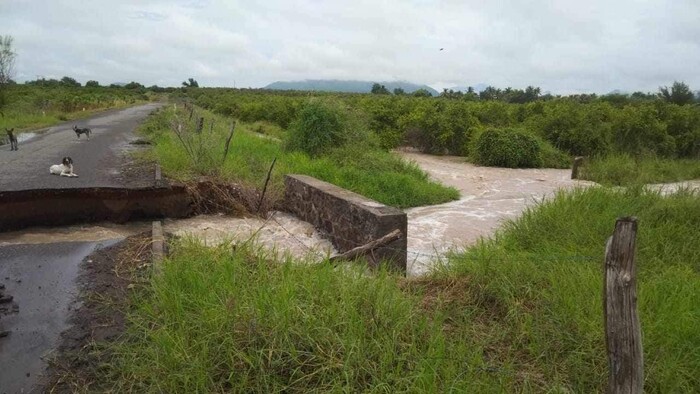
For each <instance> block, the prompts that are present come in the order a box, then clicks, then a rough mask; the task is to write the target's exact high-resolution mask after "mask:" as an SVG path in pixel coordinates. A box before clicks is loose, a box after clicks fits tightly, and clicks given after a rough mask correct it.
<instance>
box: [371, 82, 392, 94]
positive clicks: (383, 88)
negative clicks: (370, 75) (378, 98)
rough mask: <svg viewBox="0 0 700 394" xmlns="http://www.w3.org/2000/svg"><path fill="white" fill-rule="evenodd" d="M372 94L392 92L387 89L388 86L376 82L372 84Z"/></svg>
mask: <svg viewBox="0 0 700 394" xmlns="http://www.w3.org/2000/svg"><path fill="white" fill-rule="evenodd" d="M372 94H390V93H389V89H387V88H386V86H384V85H380V84H378V83H375V84H374V85H372Z"/></svg>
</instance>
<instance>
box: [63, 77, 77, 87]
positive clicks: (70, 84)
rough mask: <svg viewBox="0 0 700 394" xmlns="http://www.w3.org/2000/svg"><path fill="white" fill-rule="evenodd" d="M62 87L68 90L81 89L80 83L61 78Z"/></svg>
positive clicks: (71, 79) (72, 79) (68, 78)
mask: <svg viewBox="0 0 700 394" xmlns="http://www.w3.org/2000/svg"><path fill="white" fill-rule="evenodd" d="M61 85H62V86H65V87H68V88H79V87H80V82H78V81H76V80H75V79H74V78H71V77H63V78H61Z"/></svg>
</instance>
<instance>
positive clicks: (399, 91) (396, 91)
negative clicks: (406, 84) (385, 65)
mask: <svg viewBox="0 0 700 394" xmlns="http://www.w3.org/2000/svg"><path fill="white" fill-rule="evenodd" d="M394 94H395V95H396V96H403V95H404V94H406V92H405V91H404V90H403V89H402V88H395V89H394Z"/></svg>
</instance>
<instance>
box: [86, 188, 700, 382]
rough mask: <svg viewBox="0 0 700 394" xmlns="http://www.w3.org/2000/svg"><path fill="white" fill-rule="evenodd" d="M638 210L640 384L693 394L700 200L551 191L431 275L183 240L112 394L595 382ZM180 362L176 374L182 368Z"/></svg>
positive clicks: (113, 372)
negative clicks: (616, 280)
mask: <svg viewBox="0 0 700 394" xmlns="http://www.w3.org/2000/svg"><path fill="white" fill-rule="evenodd" d="M622 215H635V216H637V217H638V218H639V223H640V225H639V226H640V227H639V228H640V231H639V239H638V266H639V271H638V295H639V310H640V316H641V323H642V333H643V340H644V352H645V354H644V360H645V390H646V391H649V392H697V391H698V390H700V379H699V378H698V375H697V373H696V372H697V371H698V369H700V355H698V352H697V349H700V329H699V328H698V327H700V311H698V309H697V305H698V304H699V303H700V266H699V265H698V262H700V242H698V241H700V240H699V239H698V234H697V231H696V229H697V228H698V226H700V196H699V195H698V194H693V193H690V192H686V191H682V192H680V193H677V194H675V195H672V196H670V197H662V196H661V195H658V194H655V193H651V192H645V191H642V190H641V189H629V190H627V191H615V190H612V189H607V188H602V187H601V188H591V189H587V190H574V191H570V192H560V193H559V194H558V195H557V196H556V197H555V198H554V199H552V200H549V201H547V202H544V203H541V204H539V205H537V206H535V207H533V208H532V209H530V210H528V211H527V212H526V213H525V214H524V215H523V216H522V217H521V218H520V219H517V220H515V221H512V222H508V223H507V224H506V225H505V226H504V227H503V229H502V230H501V231H499V232H498V234H497V235H496V236H495V237H493V238H492V239H489V240H484V241H482V242H480V243H479V244H478V245H476V246H474V247H471V248H469V249H467V250H466V251H464V252H460V253H455V254H453V255H452V256H451V257H450V258H449V264H448V265H446V266H443V267H441V268H440V269H438V270H436V272H434V273H433V274H431V275H429V276H427V277H423V278H414V279H404V278H402V277H397V276H393V275H391V274H389V273H387V272H375V273H373V274H371V275H367V272H365V271H364V270H363V269H361V268H359V266H360V265H358V266H355V267H354V268H344V269H338V268H333V267H332V266H331V265H326V264H321V265H309V264H305V263H303V262H295V261H290V260H286V261H278V260H276V258H275V256H272V255H269V254H264V253H262V252H260V251H258V250H256V249H254V247H252V246H250V245H248V246H243V247H238V248H234V249H231V248H230V247H220V248H206V247H204V246H202V245H200V244H198V243H197V242H195V241H193V240H187V239H184V240H180V241H177V242H176V243H175V244H174V245H173V248H172V252H173V253H172V255H171V257H170V258H169V259H168V260H167V261H166V262H165V263H164V265H163V271H162V276H160V277H156V278H154V279H153V280H152V281H151V282H150V283H147V284H144V287H143V288H141V289H140V290H139V291H137V292H136V293H135V295H134V297H133V305H134V307H133V309H132V312H131V313H130V315H129V322H130V324H129V326H130V329H129V331H128V333H127V334H126V335H125V337H124V338H123V339H122V341H121V342H120V343H118V344H117V345H115V347H114V348H113V349H114V354H115V355H116V356H115V358H114V360H113V362H111V363H109V364H108V365H109V366H107V367H106V368H105V370H103V373H104V374H105V375H104V376H101V378H100V379H101V381H102V382H106V383H108V385H109V387H110V388H111V389H114V390H116V391H161V392H162V391H165V392H173V391H188V392H222V391H230V392H240V391H246V392H251V391H264V392H279V391H285V392H328V391H350V392H388V391H391V392H402V391H418V392H450V391H455V392H503V391H506V392H514V391H538V392H539V391H557V392H596V391H603V389H604V387H605V382H606V379H607V375H606V374H607V372H606V371H607V369H606V368H607V361H606V353H605V342H604V333H603V321H602V314H603V310H602V309H603V308H602V299H601V289H602V286H603V284H602V259H603V253H604V245H605V240H606V239H607V237H608V236H609V235H610V234H611V232H612V229H613V224H614V221H615V219H616V218H617V217H619V216H622ZM175 371H177V373H174V372H175Z"/></svg>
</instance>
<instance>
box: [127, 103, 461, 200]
mask: <svg viewBox="0 0 700 394" xmlns="http://www.w3.org/2000/svg"><path fill="white" fill-rule="evenodd" d="M198 117H204V118H205V124H204V127H203V130H202V132H201V133H198V132H197V131H196V127H197V122H198V120H197V118H198ZM212 122H214V126H213V127H212V126H211V124H212ZM231 122H232V119H230V118H227V117H222V116H217V115H214V114H211V113H208V112H206V111H201V110H197V116H194V117H193V118H192V119H190V118H189V113H188V111H186V110H184V109H183V107H182V105H180V106H179V107H178V108H177V109H175V108H174V107H173V106H172V105H171V106H168V107H167V108H166V109H165V110H163V111H159V112H158V113H156V114H154V115H153V116H151V117H150V119H149V120H148V121H147V122H146V123H145V124H144V125H143V126H142V127H141V132H142V133H143V134H144V135H145V136H147V137H148V138H149V139H150V140H151V141H152V142H153V144H154V146H153V150H152V152H151V155H153V158H155V159H156V160H158V162H159V163H160V165H161V167H162V168H163V171H164V172H165V173H166V174H167V175H168V176H169V177H171V178H174V179H178V180H181V181H188V180H193V179H195V178H197V177H200V176H209V177H213V178H215V179H218V180H226V181H233V182H237V183H240V184H243V185H244V186H248V187H253V188H258V189H261V188H262V187H263V185H264V182H265V178H266V175H267V172H268V170H269V168H270V165H271V164H272V162H273V160H274V159H277V161H276V164H275V167H274V170H273V172H272V178H271V182H270V185H271V186H270V192H271V195H272V196H273V198H274V197H275V196H276V197H279V196H281V193H282V191H283V182H284V175H285V174H305V175H310V176H313V177H316V178H319V179H321V180H324V181H327V182H330V183H333V184H335V185H338V186H340V187H343V188H346V189H349V190H352V191H354V192H357V193H359V194H362V195H364V196H367V197H369V198H372V199H374V200H377V201H379V202H382V203H384V204H387V205H392V206H396V207H401V208H403V207H412V206H419V205H429V204H438V203H442V202H447V201H450V200H454V199H457V198H458V197H459V193H458V192H457V191H456V190H455V189H452V188H447V187H444V186H442V185H440V184H438V183H437V182H434V181H431V180H430V179H429V178H428V176H427V174H426V173H425V172H423V171H422V170H420V169H419V168H418V167H417V166H416V165H414V164H412V163H409V162H407V161H405V160H402V159H400V158H398V157H396V156H394V155H392V154H391V153H389V152H387V151H385V150H382V149H380V148H379V146H378V142H376V141H375V139H376V137H374V136H373V135H372V134H371V133H370V132H368V131H367V130H366V128H365V126H364V124H363V123H362V120H361V119H360V118H358V117H356V116H355V115H354V114H353V113H352V112H348V111H345V110H344V109H343V108H342V107H341V106H340V104H339V103H337V102H335V101H333V100H330V101H328V100H311V101H308V102H306V103H304V104H303V109H302V110H301V111H300V112H299V116H298V117H297V118H296V119H294V120H293V121H291V122H290V123H289V124H288V125H287V130H286V131H284V132H280V131H279V130H280V129H279V128H278V127H276V126H274V125H269V124H267V123H261V122H260V121H258V122H256V123H246V122H242V123H238V124H237V125H236V129H235V130H234V134H233V137H232V138H231V142H230V146H229V150H228V154H227V155H226V159H225V160H224V153H225V151H226V141H227V139H228V136H229V135H230V130H231ZM176 130H180V131H179V132H176ZM267 130H273V133H275V134H277V135H279V134H281V135H282V137H283V139H282V140H279V139H277V138H276V137H275V136H270V135H267V134H264V133H266V132H267Z"/></svg>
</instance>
